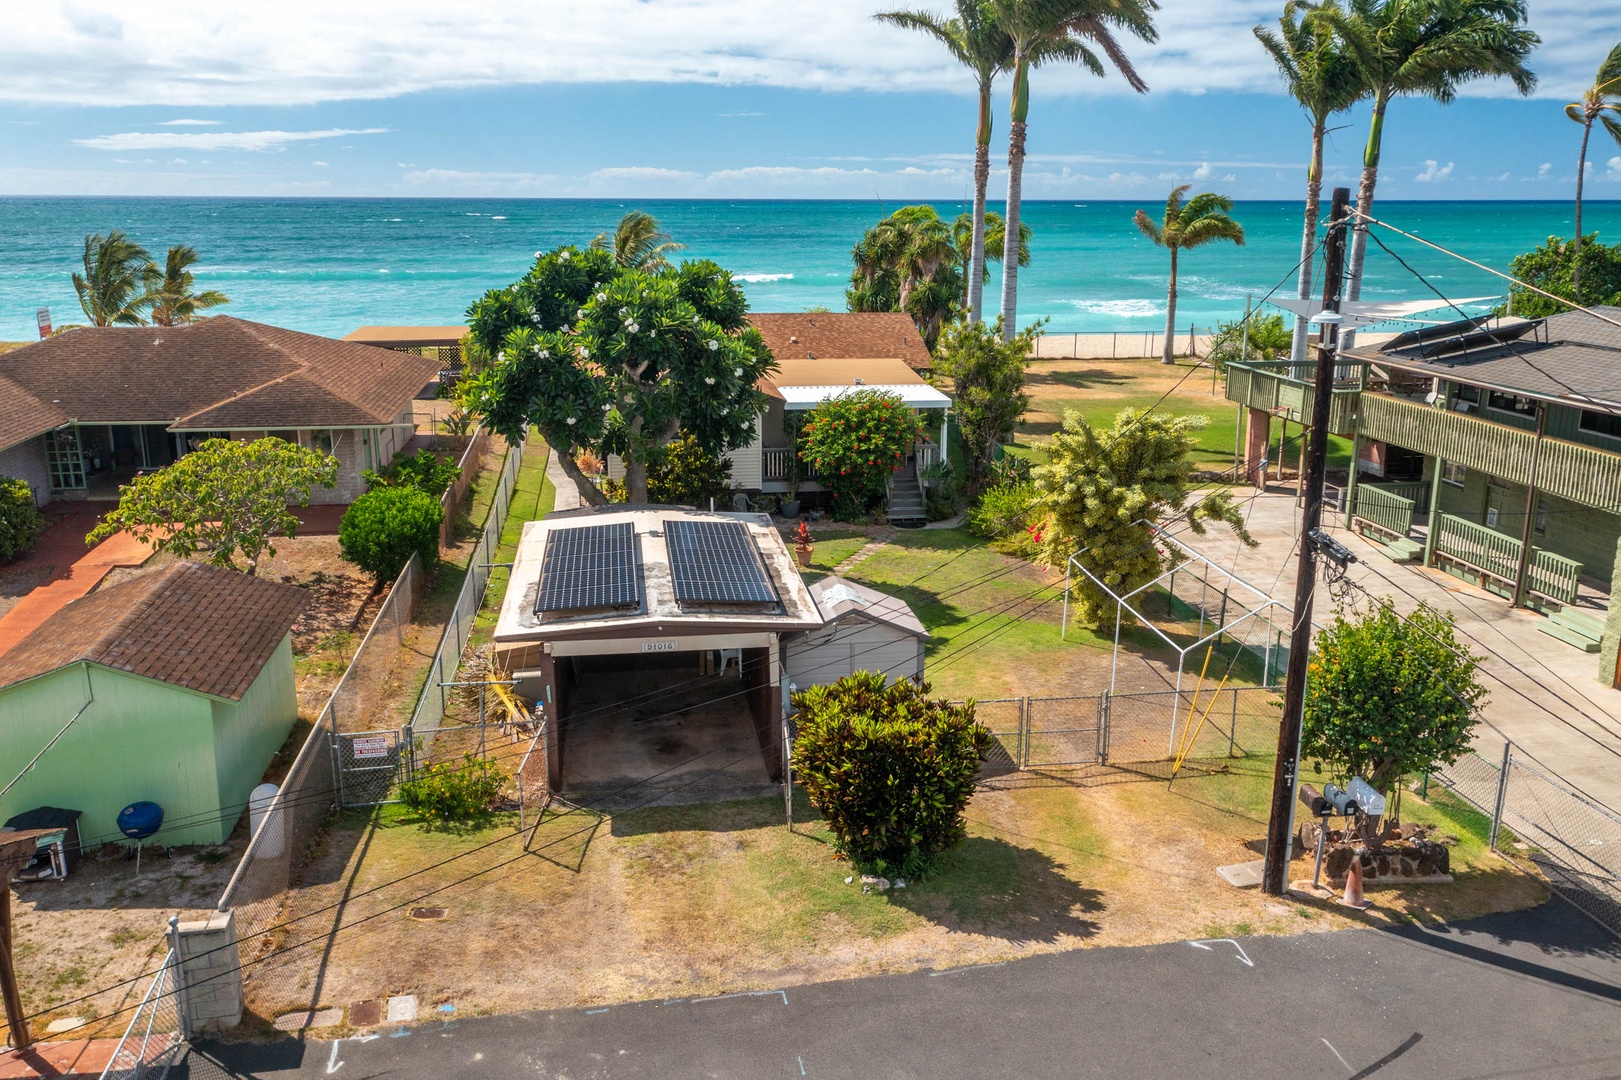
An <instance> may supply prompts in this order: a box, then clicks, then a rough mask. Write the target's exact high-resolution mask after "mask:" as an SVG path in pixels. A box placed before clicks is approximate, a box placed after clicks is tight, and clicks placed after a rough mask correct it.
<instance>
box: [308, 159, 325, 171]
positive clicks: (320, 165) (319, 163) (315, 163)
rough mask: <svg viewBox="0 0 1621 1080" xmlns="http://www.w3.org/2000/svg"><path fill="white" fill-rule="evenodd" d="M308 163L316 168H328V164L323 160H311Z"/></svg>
mask: <svg viewBox="0 0 1621 1080" xmlns="http://www.w3.org/2000/svg"><path fill="white" fill-rule="evenodd" d="M310 164H311V165H313V166H314V167H315V168H317V169H325V168H328V165H327V163H326V162H324V161H312V162H310Z"/></svg>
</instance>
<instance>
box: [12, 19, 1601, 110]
mask: <svg viewBox="0 0 1621 1080" xmlns="http://www.w3.org/2000/svg"><path fill="white" fill-rule="evenodd" d="M875 6H876V5H874V4H873V3H872V0H821V2H819V3H816V4H786V3H760V2H758V0H661V2H660V3H657V4H650V3H646V2H644V0H593V2H592V3H588V4H564V3H560V2H557V0H542V2H535V0H484V2H483V3H478V4H465V5H460V6H457V7H454V8H447V7H446V6H445V5H444V4H443V3H442V2H441V0H348V2H346V3H341V4H334V3H331V2H330V0H281V2H279V3H275V4H232V5H228V6H227V8H226V9H224V10H223V11H222V9H221V8H220V6H219V5H218V4H217V3H215V2H211V0H163V2H162V3H161V4H160V3H159V0H36V2H34V3H30V4H25V5H12V7H14V8H16V9H17V10H8V12H7V25H6V30H7V33H6V34H5V35H4V36H3V37H0V100H12V101H29V102H56V103H74V104H84V105H102V104H105V103H106V102H108V101H117V102H119V103H120V104H135V105H140V104H148V105H153V104H163V105H171V106H191V105H199V106H215V107H217V106H224V105H287V104H307V103H311V102H317V101H331V100H342V99H365V98H387V97H395V96H400V95H403V94H408V93H415V92H418V91H423V90H432V89H437V88H445V87H467V86H499V85H517V84H537V83H570V84H579V83H600V82H604V81H620V82H653V83H670V82H683V83H710V84H714V85H723V86H734V85H763V86H781V87H794V88H801V89H806V88H808V89H821V90H857V89H865V90H879V91H888V90H918V89H945V90H950V91H954V92H959V93H964V94H966V93H969V92H971V85H970V80H968V79H966V78H965V77H964V75H963V72H962V70H961V69H960V68H959V67H958V66H957V65H956V64H955V63H953V62H952V61H951V60H950V59H949V58H948V57H947V56H946V55H945V54H944V53H943V52H942V51H941V50H940V49H939V48H938V47H937V46H936V45H935V44H934V43H933V42H931V41H928V40H926V39H925V38H923V37H922V36H920V35H917V34H913V33H909V32H907V31H904V30H901V29H898V28H894V27H889V26H883V25H879V24H876V23H874V22H873V21H872V19H871V15H872V12H873V10H874V8H875ZM1276 18H1277V3H1276V0H1225V2H1223V3H1220V4H1217V3H1211V2H1210V0H1164V2H1163V3H1162V4H1161V10H1160V12H1159V15H1158V19H1157V22H1158V25H1159V28H1160V34H1161V37H1160V41H1159V42H1158V43H1157V44H1156V45H1154V46H1148V45H1143V44H1141V43H1132V42H1128V43H1127V48H1128V51H1129V53H1130V55H1131V56H1132V57H1133V58H1134V59H1135V60H1136V61H1137V65H1138V68H1139V70H1140V71H1141V73H1142V75H1143V77H1144V78H1145V79H1146V80H1147V81H1148V83H1149V85H1150V86H1151V87H1153V89H1154V90H1155V91H1156V92H1162V91H1173V90H1176V91H1182V92H1185V93H1194V94H1197V93H1204V92H1207V91H1212V90H1235V89H1236V90H1259V91H1264V92H1278V90H1279V86H1278V78H1277V74H1276V72H1275V71H1274V70H1273V68H1272V65H1271V62H1270V61H1269V60H1268V58H1267V56H1266V54H1265V53H1264V52H1263V51H1262V50H1261V49H1260V48H1259V47H1258V46H1257V44H1256V42H1255V39H1254V37H1253V36H1252V34H1251V28H1252V27H1253V26H1254V25H1255V24H1256V23H1258V22H1271V21H1273V20H1275V19H1276ZM1618 24H1621V0H1539V2H1538V4H1537V7H1536V10H1535V29H1536V30H1537V31H1538V33H1540V34H1541V35H1542V37H1543V41H1544V44H1543V47H1542V48H1541V49H1539V50H1538V52H1537V55H1536V58H1535V66H1536V70H1537V71H1538V72H1539V74H1541V76H1542V84H1541V86H1540V88H1539V91H1538V92H1539V94H1542V95H1544V96H1547V97H1550V98H1558V99H1561V100H1568V98H1569V97H1570V96H1571V95H1572V94H1574V93H1577V92H1579V90H1580V88H1581V87H1583V86H1586V85H1587V84H1588V83H1589V82H1590V81H1591V78H1592V70H1593V63H1594V60H1593V56H1592V49H1591V45H1590V40H1591V28H1592V27H1593V26H1604V25H1609V26H1614V25H1618ZM379 27H386V33H380V32H379ZM605 56H611V57H612V62H611V64H604V63H603V57H605ZM1037 78H1038V82H1039V85H1040V90H1039V92H1040V93H1041V94H1042V95H1049V94H1072V93H1085V94H1095V93H1114V94H1119V93H1125V92H1127V91H1126V89H1125V85H1124V83H1123V82H1122V80H1120V79H1119V78H1118V77H1110V78H1107V79H1101V80H1100V79H1096V78H1093V77H1091V76H1089V75H1087V74H1086V73H1085V72H1083V71H1081V70H1080V69H1078V68H1076V67H1074V66H1071V67H1069V68H1067V69H1065V68H1058V67H1055V68H1051V69H1049V70H1045V71H1042V72H1040V73H1039V75H1038V76H1037ZM1465 92H1467V93H1469V94H1472V95H1475V94H1478V95H1482V96H1498V97H1501V96H1508V95H1511V94H1512V93H1513V89H1512V88H1511V87H1509V86H1508V85H1507V84H1505V83H1504V82H1502V81H1501V80H1482V81H1478V82H1474V83H1470V84H1469V85H1468V86H1466V87H1465Z"/></svg>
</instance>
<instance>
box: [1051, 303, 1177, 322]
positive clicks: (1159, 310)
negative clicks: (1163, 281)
mask: <svg viewBox="0 0 1621 1080" xmlns="http://www.w3.org/2000/svg"><path fill="white" fill-rule="evenodd" d="M1068 302H1069V303H1071V304H1073V305H1075V307H1076V309H1077V310H1080V311H1084V312H1086V313H1087V314H1088V315H1113V316H1115V317H1117V318H1121V319H1149V318H1155V317H1158V318H1161V319H1163V318H1164V317H1165V308H1164V307H1162V306H1160V304H1159V303H1157V302H1156V301H1153V300H1070V301H1068Z"/></svg>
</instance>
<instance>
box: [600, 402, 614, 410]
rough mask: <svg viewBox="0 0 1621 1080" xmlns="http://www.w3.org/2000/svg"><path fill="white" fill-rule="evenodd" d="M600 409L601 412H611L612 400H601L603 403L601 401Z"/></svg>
mask: <svg viewBox="0 0 1621 1080" xmlns="http://www.w3.org/2000/svg"><path fill="white" fill-rule="evenodd" d="M602 411H603V412H613V402H611V401H604V402H603V403H602Z"/></svg>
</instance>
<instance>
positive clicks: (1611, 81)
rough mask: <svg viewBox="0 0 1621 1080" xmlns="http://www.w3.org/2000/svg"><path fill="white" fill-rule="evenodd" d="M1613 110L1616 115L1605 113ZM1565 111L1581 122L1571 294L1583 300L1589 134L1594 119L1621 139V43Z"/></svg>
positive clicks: (1616, 139)
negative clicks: (1584, 197) (1584, 192)
mask: <svg viewBox="0 0 1621 1080" xmlns="http://www.w3.org/2000/svg"><path fill="white" fill-rule="evenodd" d="M1605 113H1614V114H1616V115H1615V116H1606V115H1604V114H1605ZM1565 115H1566V116H1568V117H1570V118H1571V119H1572V120H1574V121H1576V122H1577V123H1578V124H1580V125H1582V152H1581V155H1580V156H1579V157H1577V159H1576V240H1575V248H1574V250H1573V251H1572V252H1571V271H1570V296H1571V299H1572V300H1575V301H1576V302H1577V303H1578V304H1580V303H1581V302H1582V180H1583V179H1584V174H1585V173H1586V172H1587V138H1588V136H1590V135H1592V134H1593V121H1595V120H1597V121H1599V122H1600V123H1602V124H1603V125H1604V130H1605V131H1608V132H1609V133H1610V137H1611V138H1612V139H1614V140H1615V141H1616V142H1617V143H1621V120H1617V119H1616V116H1621V45H1617V46H1616V47H1615V48H1613V49H1611V50H1610V55H1609V56H1606V57H1605V58H1604V63H1602V64H1600V65H1599V69H1598V77H1597V78H1595V79H1594V80H1593V85H1592V86H1589V87H1588V88H1587V89H1586V90H1584V91H1582V100H1580V101H1573V102H1571V103H1570V104H1569V105H1566V106H1565Z"/></svg>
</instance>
